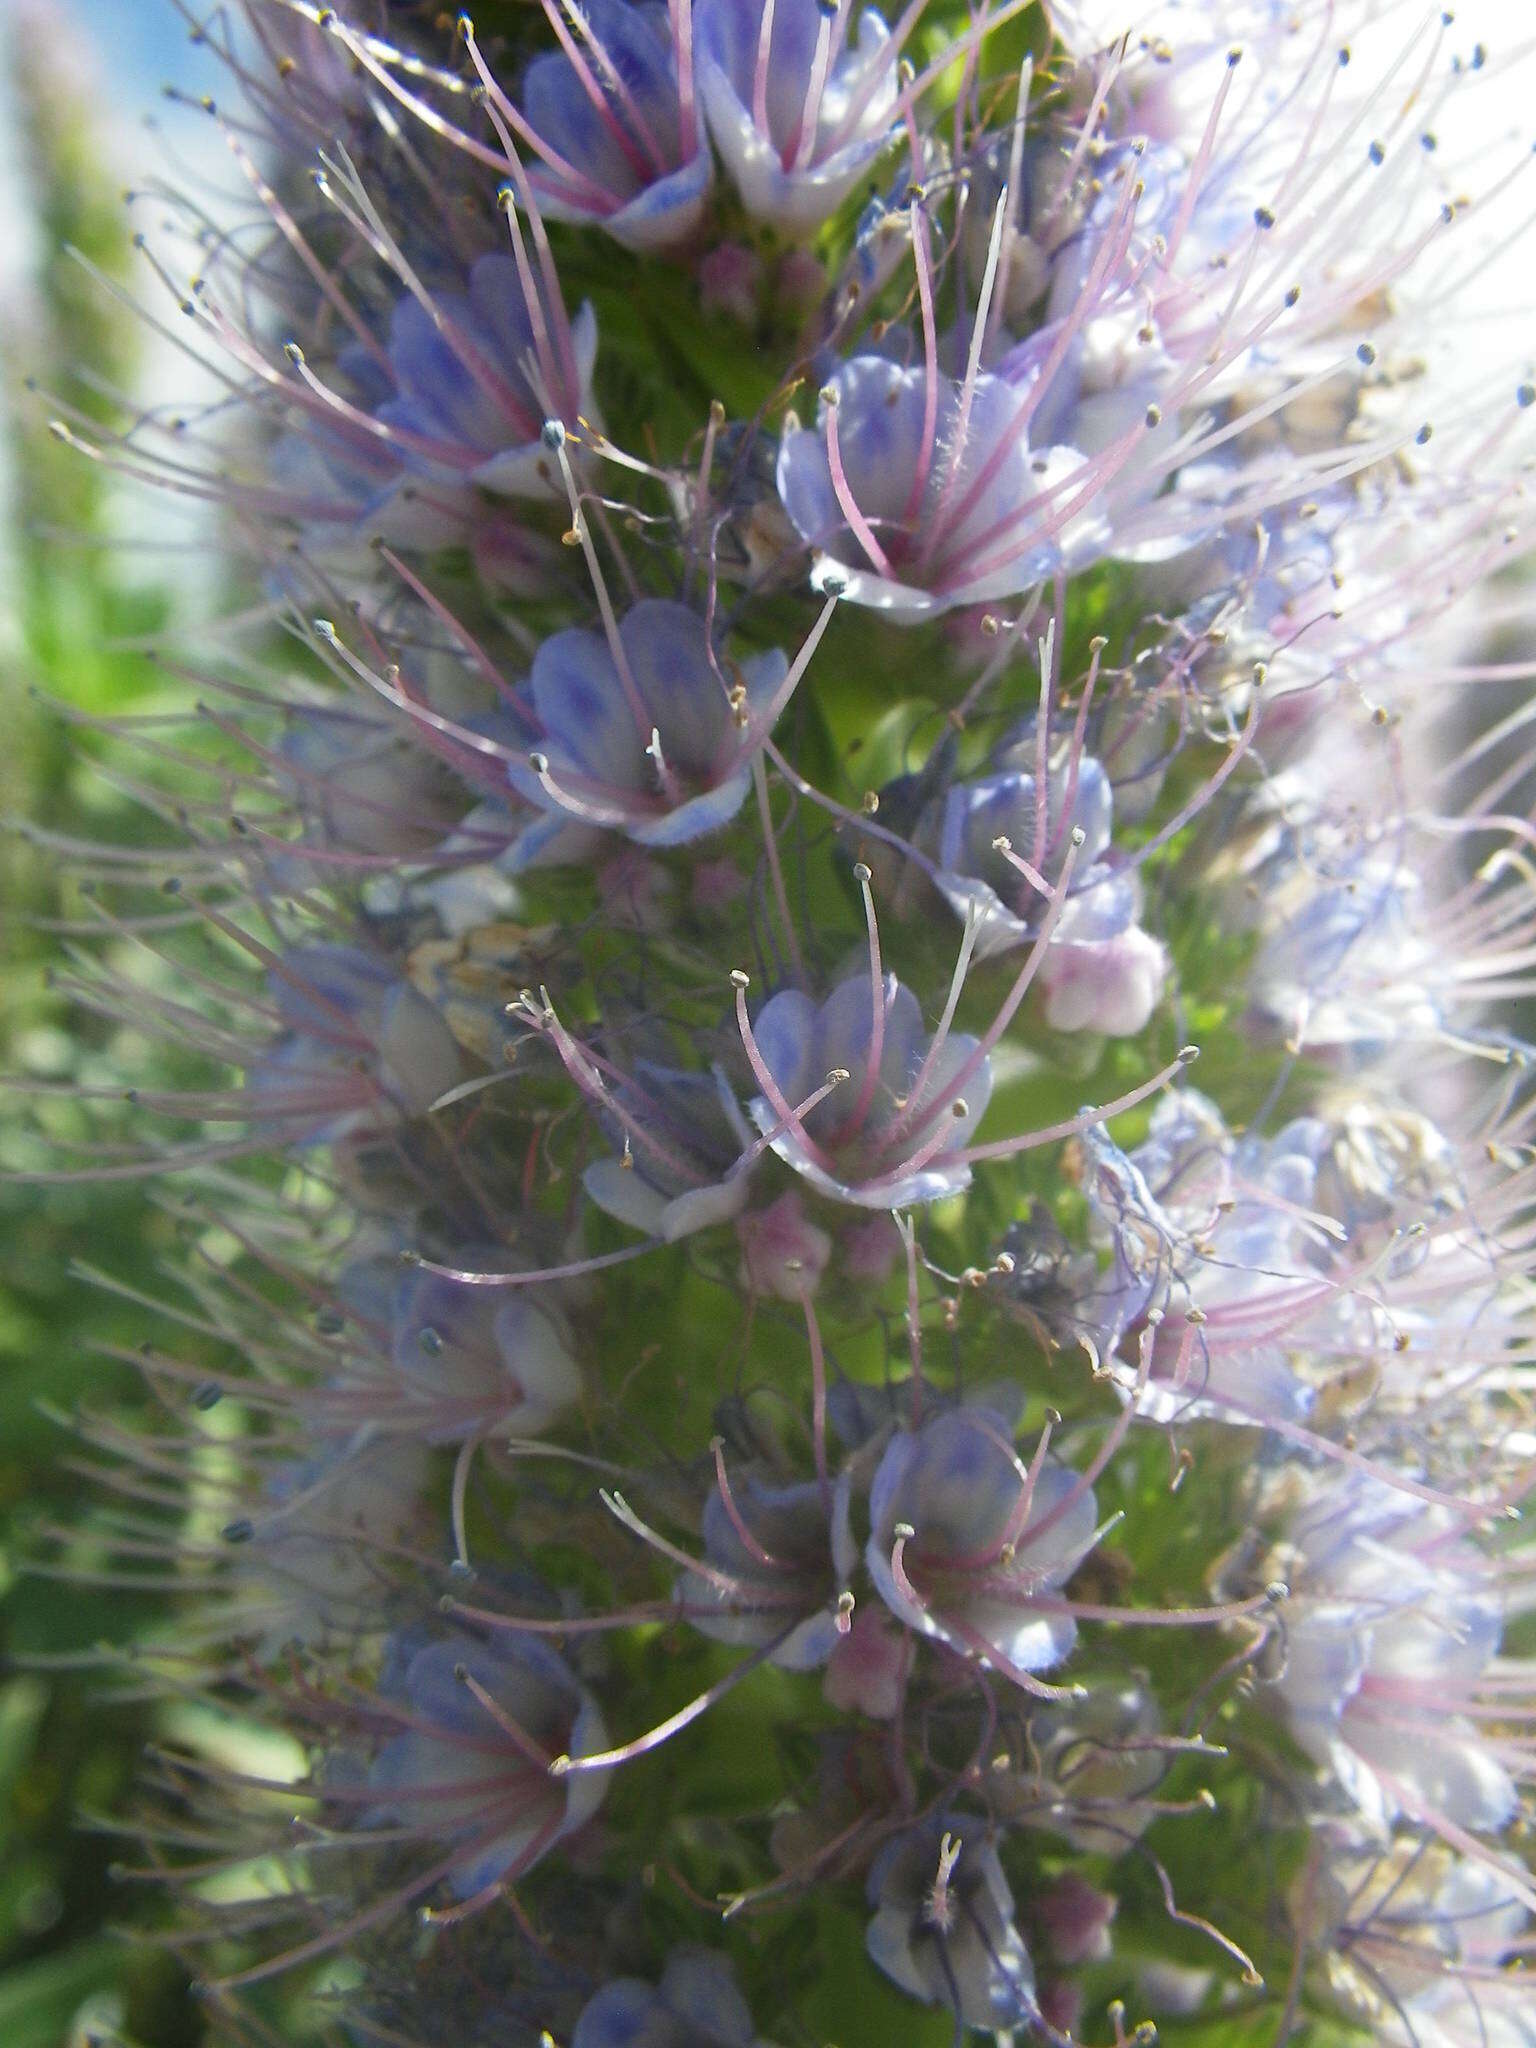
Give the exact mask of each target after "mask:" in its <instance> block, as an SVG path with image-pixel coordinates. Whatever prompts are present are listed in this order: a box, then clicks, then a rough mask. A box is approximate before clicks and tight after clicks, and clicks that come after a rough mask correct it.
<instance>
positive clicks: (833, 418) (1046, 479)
mask: <svg viewBox="0 0 1536 2048" xmlns="http://www.w3.org/2000/svg"><path fill="white" fill-rule="evenodd" d="M930 380H936V381H937V389H936V391H935V392H934V393H933V405H934V425H933V431H932V432H929V431H928V426H927V409H928V405H929V400H930ZM1028 400H1029V391H1028V386H1027V384H1024V385H1017V384H1014V383H1012V382H1010V381H1008V380H1007V379H1006V378H1005V377H1003V376H1000V375H994V374H993V373H992V372H990V371H982V372H980V373H979V374H978V375H976V376H975V377H974V378H971V379H969V380H967V381H966V382H965V383H961V382H960V381H959V380H957V379H955V378H953V377H947V376H945V375H943V373H942V372H941V371H939V370H938V369H937V368H935V369H932V370H929V369H927V368H923V367H916V368H912V369H903V368H902V366H901V365H900V364H899V363H896V362H893V361H891V359H890V358H889V357H887V356H874V355H861V356H854V357H852V358H850V359H849V360H848V361H847V362H845V363H843V364H842V365H841V366H840V367H839V368H838V369H837V370H836V371H834V373H833V374H832V376H831V377H830V378H829V379H828V381H827V383H826V385H825V387H824V389H823V393H822V397H821V401H820V405H819V408H818V411H817V417H816V426H815V428H814V429H811V428H806V427H802V428H800V429H799V430H798V431H795V432H791V433H787V434H786V435H785V436H784V439H783V440H782V441H781V443H780V445H779V459H778V487H779V496H780V497H781V498H782V499H783V501H784V509H785V510H786V511H787V512H788V514H789V516H790V519H791V521H792V522H793V524H794V526H795V527H796V529H797V530H798V532H799V533H800V535H801V538H802V539H803V540H805V542H806V543H807V544H808V545H809V546H810V547H812V548H813V549H814V550H815V551H816V553H817V557H818V561H817V566H816V579H815V580H817V581H818V582H825V580H826V578H827V576H828V575H829V574H835V575H836V576H837V577H838V578H839V579H841V580H842V582H843V583H844V585H845V593H844V594H845V595H846V596H847V598H848V600H849V601H850V603H853V604H865V605H872V606H874V607H875V608H877V609H878V610H881V611H885V612H888V613H889V614H890V615H891V617H893V618H895V619H901V620H909V619H916V618H921V617H924V616H925V615H928V614H931V613H936V612H942V611H948V610H950V609H952V608H953V607H955V606H957V605H970V604H980V603H984V602H988V601H990V600H992V599H994V598H1002V597H1011V596H1015V595H1017V593H1019V592H1020V591H1023V590H1028V589H1029V588H1031V586H1032V585H1034V584H1036V583H1039V582H1040V581H1041V580H1042V578H1044V577H1046V576H1049V575H1051V574H1053V573H1054V572H1055V571H1057V570H1059V569H1061V568H1063V567H1067V566H1072V567H1075V566H1077V565H1078V563H1079V562H1080V561H1081V560H1083V559H1085V558H1088V557H1091V556H1092V555H1093V554H1096V553H1099V552H1102V549H1103V545H1104V543H1105V540H1106V537H1107V536H1106V534H1105V531H1104V529H1103V526H1102V522H1101V521H1100V520H1098V518H1097V517H1096V516H1093V515H1090V514H1089V513H1088V512H1085V511H1084V510H1083V509H1082V508H1081V507H1079V506H1077V505H1076V504H1075V503H1074V499H1075V497H1076V496H1077V493H1076V491H1075V488H1074V486H1075V482H1076V479H1077V477H1078V475H1079V473H1080V472H1081V471H1082V470H1083V466H1084V465H1083V457H1082V456H1081V454H1080V453H1079V452H1078V451H1077V450H1076V449H1074V448H1071V447H1056V446H1051V445H1048V444H1047V445H1033V446H1032V445H1031V441H1030V435H1029V431H1028V426H1029V408H1028ZM850 506H851V507H852V510H853V514H854V516H853V517H852V518H851V517H850V511H849V508H850Z"/></svg>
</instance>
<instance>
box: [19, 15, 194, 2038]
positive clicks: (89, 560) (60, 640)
mask: <svg viewBox="0 0 1536 2048" xmlns="http://www.w3.org/2000/svg"><path fill="white" fill-rule="evenodd" d="M3 58H4V61H5V63H6V65H7V68H8V72H9V80H10V91H11V102H12V107H13V110H14V114H15V117H16V121H17V127H18V146H17V151H16V154H17V156H18V158H19V159H20V160H21V161H23V162H24V163H25V164H26V166H27V172H28V176H29V179H30V187H31V189H30V192H29V194H28V197H29V199H30V202H31V211H32V214H33V217H34V223H35V245H36V248H37V251H38V255H37V259H36V262H35V263H34V266H33V271H32V275H31V276H30V277H29V278H26V279H25V280H23V282H22V286H21V290H20V292H19V294H18V299H17V302H15V303H13V304H12V305H11V306H10V307H9V308H8V321H7V325H8V328H9V331H10V333H11V335H12V337H13V339H12V340H11V341H10V342H9V343H8V346H7V349H6V351H5V355H4V358H3V362H0V378H3V385H0V401H3V406H4V431H5V435H6V439H7V443H8V450H9V468H10V472H11V504H10V521H9V528H10V530H9V531H8V532H7V533H6V534H5V535H4V536H3V537H0V548H3V550H4V553H5V557H6V565H7V568H6V577H5V582H4V592H3V597H0V607H3V608H0V694H3V701H4V719H5V743H4V747H3V748H0V813H3V814H4V816H5V818H6V819H7V821H8V823H10V822H11V821H14V820H16V819H18V818H25V819H28V820H30V821H31V822H32V824H33V826H35V827H37V828H40V830H41V832H42V833H52V834H61V835H73V836H76V837H85V838H91V839H99V838H105V839H124V838H129V837H131V836H132V835H133V833H134V831H135V829H136V821H135V816H134V812H133V808H132V806H131V805H130V804H129V803H128V801H127V800H126V799H125V798H124V797H122V796H121V795H119V794H118V793H116V792H115V791H114V790H113V789H112V788H111V787H110V786H108V785H107V784H106V783H105V782H104V781H103V780H101V779H100V778H99V777H98V775H97V774H96V772H95V769H94V767H93V762H92V752H93V742H92V739H91V738H90V736H89V735H88V734H82V732H81V730H80V729H79V728H78V727H75V726H73V725H71V724H70V723H68V722H67V721H66V720H65V719H63V718H61V717H60V716H59V715H58V713H57V712H56V711H55V709H54V708H53V703H58V704H60V705H65V706H68V707H71V708H72V709H73V710H76V711H80V712H84V713H86V714H89V715H92V716H101V717H109V716H115V715H120V714H121V713H123V712H125V711H135V710H139V709H143V708H145V707H146V706H147V705H148V704H149V703H150V701H151V700H152V698H153V696H154V694H155V693H156V692H158V691H159V690H160V689H161V688H162V687H163V678H161V677H159V676H158V675H157V674H156V671H155V669H154V667H153V665H152V664H151V663H150V662H149V661H147V660H146V659H145V658H144V657H143V656H142V655H141V654H139V653H138V652H135V651H134V650H133V647H132V643H133V642H134V641H136V640H137V639H139V638H140V637H141V636H143V635H145V634H148V633H151V632H153V631H154V630H155V629H156V628H157V627H158V626H159V625H160V624H161V623H162V622H163V620H164V618H165V614H166V606H165V601H164V599H163V598H162V597H161V596H160V595H158V594H157V593H156V592H155V591H154V590H152V589H148V588H146V587H145V586H144V585H143V584H142V583H138V582H133V581H130V580H129V579H128V577H127V576H126V575H125V574H124V573H123V568H122V564H121V562H120V561H118V560H117V559H116V558H115V557H114V554H113V552H112V549H111V547H110V545H109V532H108V523H109V516H110V505H109V502H108V495H107V490H106V487H105V486H106V479H105V476H104V472H103V471H102V470H101V469H100V468H98V467H96V466H94V465H92V464H90V463H88V462H85V461H82V460H81V459H80V457H79V456H78V455H77V454H74V453H72V452H71V451H70V450H68V449H67V448H65V447H63V446H61V445H60V444H59V443H58V442H57V441H56V440H55V438H54V437H53V436H52V435H51V434H50V432H49V428H48V422H49V419H50V417H53V416H57V415H58V414H60V413H61V412H64V411H65V410H66V409H71V416H74V415H75V414H83V415H85V416H87V417H88V418H89V417H94V416H99V415H100V414H101V413H102V411H103V410H104V408H106V407H108V406H110V403H111V400H110V398H109V397H106V396H104V395H103V393H104V392H106V391H108V390H109V389H110V388H111V387H119V388H122V387H126V386H128V385H129V384H131V382H132V378H133V374H134V368H135V355H136V349H137V340H138V337H137V335H136V333H135V330H134V323H133V321H132V318H131V316H130V315H127V314H125V313H124V312H122V311H121V310H120V309H119V308H118V306H117V305H115V303H114V302H113V300H112V299H111V297H110V295H109V294H108V293H107V292H105V291H104V290H103V289H102V287H101V285H100V283H99V282H98V281H97V280H96V279H94V278H93V277H92V276H91V275H90V274H89V272H88V271H87V269H86V268H85V267H84V266H83V265H82V264H81V263H79V262H78V261H77V260H75V258H74V257H73V256H71V255H70V254H68V253H67V251H69V250H71V249H73V250H77V251H79V252H80V254H81V255H83V256H84V257H86V258H88V259H89V261H90V263H92V264H94V265H95V266H96V267H97V268H98V269H99V270H100V271H101V272H103V273H105V274H106V275H107V276H108V277H114V278H118V277H122V276H123V275H124V274H125V272H126V269H127V265H128V261H129V247H128V236H127V230H126V228H125V226H124V215H123V209H122V205H121V200H120V195H119V194H118V193H117V191H116V190H115V189H114V188H113V186H112V184H111V182H110V179H109V178H108V177H106V176H105V175H104V172H103V166H102V165H101V164H100V163H99V162H98V161H97V159H96V155H95V145H96V137H95V135H94V134H93V132H92V126H91V121H90V110H89V107H88V106H87V105H86V104H84V103H83V102H82V101H80V100H79V99H78V98H76V97H75V91H76V89H75V88H74V87H72V84H71V73H70V70H69V68H68V65H67V56H66V53H65V52H63V51H62V50H61V48H60V47H59V45H58V43H57V40H56V39H55V38H53V37H42V36H38V35H35V34H31V35H29V34H28V32H27V23H26V20H25V17H22V18H21V19H19V20H18V21H17V22H16V23H15V32H14V34H13V35H12V36H11V37H10V39H9V47H7V48H5V49H4V50H3ZM86 365H88V366H89V369H90V372H91V375H90V376H86V375H85V374H82V368H83V366H86ZM34 380H35V382H36V384H37V385H38V386H39V387H45V388H38V389H34V388H32V387H33V383H34ZM50 700H52V701H50ZM0 905H3V907H4V914H3V923H0V953H3V964H0V1071H3V1072H4V1073H5V1074H7V1075H10V1076H21V1077H25V1078H27V1079H29V1080H34V1081H41V1082H44V1083H48V1084H58V1083H68V1082H70V1081H73V1080H79V1079H82V1078H85V1077H87V1076H88V1075H90V1074H91V1073H92V1071H93V1070H94V1069H95V1068H96V1067H97V1066H99V1065H100V1063H101V1062H102V1058H103V1055H104V1053H105V1051H106V1049H107V1047H108V1044H109V1042H110V1040H111V1038H112V1036H113V1027H112V1026H111V1025H110V1024H108V1023H105V1022H103V1023H101V1024H99V1025H97V1026H95V1027H93V1026H92V1025H91V1023H90V1021H89V1020H85V1022H84V1023H83V1024H82V1021H81V1020H80V1018H79V1017H78V1015H74V1016H70V1017H68V1018H67V1019H66V1014H65V1010H64V1006H63V1005H62V1003H61V1002H60V1001H59V1000H58V999H57V998H56V997H54V996H53V995H52V994H51V993H50V991H49V989H48V987H47V983H46V978H45V962H46V961H47V959H48V958H50V957H56V956H57V952H58V948H59V943H60V942H59V938H58V936H57V935H56V933H55V931H54V930H53V928H52V927H53V924H54V922H55V921H56V920H59V919H61V918H64V919H70V918H79V917H80V916H81V914H82V911H84V910H87V909H88V906H86V905H85V904H84V902H83V900H82V899H81V897H80V895H79V892H78V890H77V889H75V888H74V887H72V886H71V885H70V883H69V882H68V881H67V880H66V877H65V875H64V873H63V871H62V863H61V860H60V857H59V854H58V852H57V851H56V850H55V849H54V847H53V846H51V845H50V844H49V843H47V842H46V840H43V839H40V838H39V837H37V836H35V835H34V836H28V837H23V836H20V835H18V834H17V833H16V832H15V831H14V830H8V831H7V833H6V835H5V837H4V839H3V840H0ZM3 1100H4V1105H5V1106H4V1109H3V1111H0V1115H3V1119H4V1121H3V1123H0V1168H3V1169H4V1170H6V1172H7V1173H14V1172H15V1171H16V1170H17V1169H18V1168H25V1166H26V1165H27V1164H28V1163H35V1156H34V1155H33V1153H32V1152H31V1150H30V1147H29V1143H28V1135H27V1125H28V1123H29V1113H28V1104H27V1102H26V1101H25V1099H22V1100H19V1101H18V1099H16V1098H15V1097H7V1098H3ZM172 1228H173V1226H172V1225H171V1222H170V1220H169V1219H168V1218H167V1217H166V1216H165V1215H164V1214H163V1213H162V1212H161V1211H160V1210H159V1209H158V1208H156V1207H155V1206H154V1205H153V1204H152V1203H150V1202H149V1201H147V1200H146V1198H145V1192H144V1190H143V1188H142V1187H141V1186H139V1185H137V1184H135V1183H129V1184H126V1185H123V1184H116V1185H104V1186H103V1185H83V1186H78V1187H73V1188H63V1189H49V1190H40V1189H38V1188H36V1187H29V1186H27V1185H25V1184H17V1183H16V1182H15V1181H14V1180H11V1179H6V1180H4V1181H0V1593H3V1596H4V1600H3V1610H0V1644H3V1650H4V1655H5V1662H4V1664H3V1665H0V2041H3V2042H4V2044H5V2048H55V2044H58V2043H71V2044H73V2043H84V2042H86V2041H102V2042H114V2041H119V2040H121V2041H126V2042H133V2043H142V2044H143V2048H183V2044H187V2048H190V2044H192V2043H193V2042H195V2041H196V2040H197V2039H198V2038H199V2028H198V2024H197V2021H196V2016H195V2011H194V2008H193V2006H192V2004H191V2002H190V2000H189V1999H188V1998H187V1996H186V1991H185V1986H184V1984H183V1983H182V1981H181V1978H180V1975H179V1973H178V1971H177V1970H176V1968H175V1966H174V1964H173V1963H172V1962H171V1960H170V1959H169V1958H168V1957H167V1956H166V1955H165V1954H164V1953H163V1952H161V1951H160V1950H158V1949H156V1948H154V1947H152V1946H149V1945H146V1944H144V1943H142V1942H140V1941H137V1940H127V1939H124V1938H123V1937H122V1936H120V1935H119V1933H118V1932H117V1931H115V1927H114V1921H115V1919H116V1917H117V1916H118V1915H119V1914H120V1913H121V1912H122V1909H123V1905H124V1901H123V1899H122V1897H121V1894H120V1892H119V1890H118V1888H116V1887H115V1886H114V1885H113V1883H112V1880H111V1875H110V1871H111V1866H112V1863H113V1861H114V1859H115V1858H117V1857H118V1856H120V1855H121V1854H122V1846H121V1844H120V1843H119V1842H118V1841H116V1840H115V1839H114V1838H113V1837H111V1836H110V1835H108V1834H106V1833H105V1832H102V1831H100V1830H98V1829H95V1828H93V1827H92V1826H91V1825H90V1824H89V1823H87V1824H84V1825H82V1824H81V1823H80V1822H79V1821H78V1820H77V1818H76V1816H78V1815H80V1814H86V1815H90V1814H102V1813H106V1812H113V1811H116V1812H121V1811H123V1810H124V1808H125V1805H126V1802H127V1800H128V1797H129V1788H130V1786H131V1783H132V1778H133V1773H134V1768H135V1763H136V1758H137V1755H138V1751H139V1748H140V1745H141V1744H142V1742H143V1740H144V1737H145V1734H146V1730H147V1722H146V1717H145V1710H143V1709H140V1708H134V1707H131V1706H130V1707H128V1708H126V1709H125V1708H124V1707H123V1706H121V1705H119V1704H116V1703H114V1702H113V1700H112V1699H111V1698H110V1693H111V1690H112V1688H111V1686H110V1685H104V1684H103V1682H102V1674H101V1672H100V1671H99V1670H96V1671H93V1670H89V1669H83V1668H78V1669H77V1668H73V1665H72V1662H71V1660H73V1659H76V1658H81V1657H88V1656H89V1654H90V1646H91V1645H93V1644H94V1643H97V1642H101V1641H104V1640H107V1639H108V1638H112V1637H118V1636H120V1634H121V1630H122V1606H123V1601H122V1595H121V1594H120V1593H118V1592H115V1591H114V1590H112V1589H111V1588H108V1587H92V1586H91V1585H89V1584H88V1583H76V1582H74V1581H73V1580H69V1579H66V1580H63V1581H60V1580H58V1579H53V1578H44V1577H37V1576H33V1575H32V1573H31V1572H30V1570H29V1568H28V1567H29V1561H34V1560H36V1559H37V1558H38V1557H39V1556H41V1555H49V1554H52V1555H55V1556H57V1555H59V1554H60V1551H59V1546H58V1545H57V1544H53V1543H51V1542H50V1539H49V1529H50V1527H51V1526H52V1525H54V1524H62V1523H65V1522H68V1523H71V1524H74V1523H78V1522H80V1521H81V1519H82V1515H81V1504H82V1499H83V1498H85V1497H86V1484H85V1482H84V1481H83V1480H82V1479H81V1477H80V1475H79V1474H78V1472H77V1471H75V1470H74V1469H72V1457H71V1454H72V1451H73V1449H74V1448H76V1447H75V1446H72V1444H71V1442H70V1439H69V1437H68V1435H67V1434H66V1433H65V1431H64V1430H63V1429H62V1428H61V1426H60V1424H59V1421H58V1420H57V1414H58V1411H60V1410H64V1411H70V1410H73V1409H74V1408H75V1407H76V1406H77V1405H78V1404H79V1403H81V1402H82V1400H84V1399H85V1398H86V1395H87V1390H89V1401H90V1403H91V1404H92V1405H95V1406H97V1407H107V1408H111V1407H114V1406H117V1405H120V1404H125V1403H127V1402H130V1401H131V1400H132V1398H133V1389H132V1385H131V1376H130V1375H129V1374H128V1373H127V1372H126V1371H125V1370H124V1369H123V1368H122V1367H119V1366H116V1365H114V1364H113V1363H111V1362H110V1361H109V1360H107V1359H105V1358H104V1356H103V1350H102V1347H103V1346H105V1345H107V1344H112V1343H117V1344H123V1345H127V1344H130V1343H131V1342H133V1341H134V1340H135V1338H136V1337H138V1336H140V1335H142V1327H141V1326H142V1322H143V1315H142V1311H139V1310H136V1309H134V1308H133V1307H131V1305H129V1304H127V1303H124V1302H119V1301H115V1300H113V1299H112V1298H111V1297H109V1296H107V1295H104V1294H102V1293H100V1292H98V1291H97V1290H95V1289H93V1288H91V1287H89V1286H87V1285H86V1284H84V1283H83V1282H82V1281H81V1280H80V1279H79V1278H78V1277H77V1275H76V1274H75V1272H74V1270H73V1267H72V1260H74V1259H76V1258H81V1257H92V1256H94V1257H98V1258H100V1259H102V1261H103V1262H104V1263H107V1264H110V1266H111V1267H112V1269H113V1271H114V1272H115V1273H116V1274H118V1275H119V1276H120V1277H121V1278H123V1279H124V1280H126V1281H128V1282H130V1283H132V1284H136V1285H139V1286H141V1287H142V1286H148V1287H153V1285H154V1284H155V1283H154V1275H155V1270H156V1267H157V1264H158V1262H159V1261H160V1259H161V1258H162V1257H163V1256H164V1254H165V1251H166V1249H167V1248H168V1245H169V1242H170V1239H171V1234H172ZM48 1411H51V1412H48ZM90 1512H92V1511H91V1510H87V1513H86V1517H85V1519H86V1520H87V1521H88V1519H89V1513H90ZM124 1917H126V1916H124Z"/></svg>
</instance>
